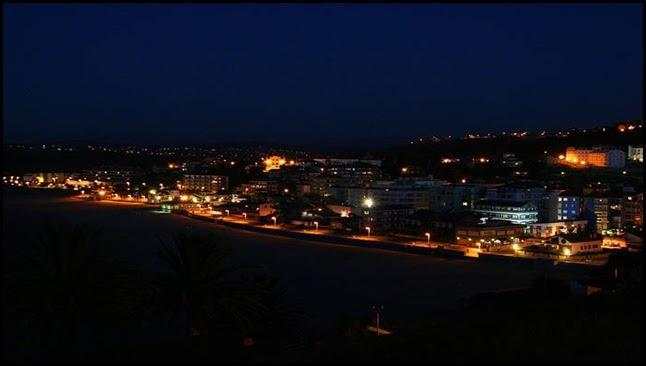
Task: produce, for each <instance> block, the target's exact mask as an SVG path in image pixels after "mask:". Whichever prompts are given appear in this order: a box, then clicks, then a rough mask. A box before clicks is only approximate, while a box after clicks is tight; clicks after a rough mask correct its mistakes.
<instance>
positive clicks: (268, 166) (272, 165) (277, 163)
mask: <svg viewBox="0 0 646 366" xmlns="http://www.w3.org/2000/svg"><path fill="white" fill-rule="evenodd" d="M264 163H265V172H268V171H270V170H275V169H280V167H281V166H283V165H285V164H286V163H287V160H285V158H284V157H281V156H277V155H274V156H270V157H268V158H266V159H265V160H264Z"/></svg>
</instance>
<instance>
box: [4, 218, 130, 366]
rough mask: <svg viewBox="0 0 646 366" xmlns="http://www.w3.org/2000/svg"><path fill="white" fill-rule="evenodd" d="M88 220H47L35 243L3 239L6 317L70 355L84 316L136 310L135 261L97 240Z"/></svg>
mask: <svg viewBox="0 0 646 366" xmlns="http://www.w3.org/2000/svg"><path fill="white" fill-rule="evenodd" d="M96 234H97V232H96V231H94V230H92V229H90V228H89V227H88V226H86V225H78V224H67V223H56V224H49V225H47V226H45V228H44V229H43V230H42V231H40V232H39V233H38V240H36V241H35V242H33V243H21V245H20V246H16V245H13V246H9V245H5V251H4V252H5V254H6V257H5V261H4V264H5V266H4V267H5V270H4V273H3V276H4V281H5V288H4V295H5V302H4V304H5V317H12V316H13V317H17V318H20V319H22V320H23V321H25V322H27V324H30V325H31V326H32V327H34V329H30V330H29V331H30V332H32V333H36V332H40V333H38V334H37V337H39V338H41V339H42V338H44V339H47V341H48V342H53V344H50V346H51V347H53V348H54V349H55V350H57V352H56V353H57V355H56V356H58V357H63V358H69V357H74V355H73V354H74V353H75V352H76V350H75V347H76V346H77V341H78V340H79V330H80V328H81V326H82V325H83V324H87V322H88V321H92V320H96V319H103V320H106V321H115V320H122V319H128V318H129V317H131V316H135V314H136V313H137V312H136V310H137V309H138V304H140V302H139V301H138V294H140V293H141V292H140V288H138V287H137V286H138V282H137V281H136V278H137V275H136V272H135V271H134V269H133V267H132V266H131V265H130V264H128V263H127V262H124V261H121V260H118V259H116V258H115V257H114V256H113V255H112V254H111V253H110V252H109V251H108V250H106V248H102V247H99V246H98V245H96Z"/></svg>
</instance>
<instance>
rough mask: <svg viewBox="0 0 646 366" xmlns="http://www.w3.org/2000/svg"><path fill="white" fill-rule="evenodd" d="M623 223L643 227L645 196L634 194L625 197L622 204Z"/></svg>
mask: <svg viewBox="0 0 646 366" xmlns="http://www.w3.org/2000/svg"><path fill="white" fill-rule="evenodd" d="M621 206H622V217H623V222H624V223H626V224H628V223H632V224H633V225H638V226H640V225H643V220H644V194H643V193H639V194H633V195H627V196H624V197H623V200H622V203H621Z"/></svg>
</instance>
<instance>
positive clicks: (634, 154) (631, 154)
mask: <svg viewBox="0 0 646 366" xmlns="http://www.w3.org/2000/svg"><path fill="white" fill-rule="evenodd" d="M628 159H629V160H634V161H639V162H641V163H643V162H644V147H643V146H642V145H640V146H632V145H628Z"/></svg>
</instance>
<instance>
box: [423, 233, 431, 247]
mask: <svg viewBox="0 0 646 366" xmlns="http://www.w3.org/2000/svg"><path fill="white" fill-rule="evenodd" d="M424 235H426V242H427V243H428V245H429V246H430V245H431V233H426V234H424Z"/></svg>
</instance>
